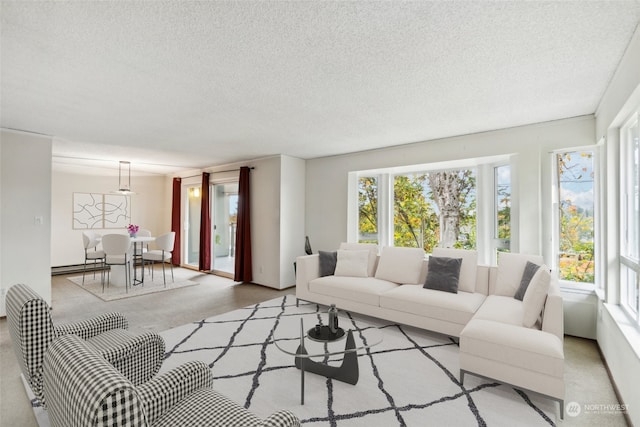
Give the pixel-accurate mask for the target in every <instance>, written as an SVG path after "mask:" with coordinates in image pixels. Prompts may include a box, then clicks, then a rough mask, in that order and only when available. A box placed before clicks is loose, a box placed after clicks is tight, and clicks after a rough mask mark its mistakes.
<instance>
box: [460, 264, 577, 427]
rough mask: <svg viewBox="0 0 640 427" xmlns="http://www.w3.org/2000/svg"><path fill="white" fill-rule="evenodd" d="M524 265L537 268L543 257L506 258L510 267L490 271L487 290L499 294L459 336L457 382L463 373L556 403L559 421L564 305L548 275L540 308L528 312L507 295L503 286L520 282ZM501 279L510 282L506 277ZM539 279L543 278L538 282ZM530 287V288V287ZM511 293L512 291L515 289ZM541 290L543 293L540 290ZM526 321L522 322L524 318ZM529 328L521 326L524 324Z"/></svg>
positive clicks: (562, 388) (527, 305)
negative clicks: (489, 281)
mask: <svg viewBox="0 0 640 427" xmlns="http://www.w3.org/2000/svg"><path fill="white" fill-rule="evenodd" d="M527 260H533V261H535V262H536V263H540V264H541V266H540V269H546V266H544V264H543V263H542V258H540V257H531V256H523V255H520V254H509V255H508V256H506V257H505V259H504V260H503V261H504V262H505V264H504V265H506V264H509V266H508V267H507V270H509V269H510V270H512V271H510V272H509V271H507V273H505V268H504V267H503V271H500V267H498V268H495V267H492V269H493V273H494V274H492V276H493V277H494V280H493V281H491V288H492V290H493V291H494V292H497V293H501V294H502V295H496V294H492V295H489V296H488V297H487V299H486V301H485V302H484V303H483V304H482V306H481V307H480V308H479V309H478V311H477V312H476V314H475V315H474V316H473V318H472V319H471V320H470V321H469V323H468V324H467V325H466V327H465V328H464V329H463V330H462V332H461V334H460V380H461V382H464V376H465V374H467V373H470V374H474V375H477V376H480V377H484V378H489V379H492V380H497V381H499V382H503V383H506V384H510V385H513V386H515V387H516V388H521V389H523V390H527V391H534V392H537V393H540V394H542V395H545V396H547V397H550V398H552V399H554V400H556V401H558V402H559V404H560V417H561V418H562V417H563V413H564V394H565V384H564V349H563V338H564V325H563V304H562V296H561V295H560V288H559V285H558V280H557V277H556V276H555V275H552V274H550V273H548V271H540V272H539V273H537V275H536V276H534V277H533V279H532V282H533V281H534V280H536V278H537V277H538V274H540V275H542V274H544V275H547V277H548V280H549V284H548V290H546V291H545V295H543V297H542V299H543V305H542V306H535V307H534V308H533V311H532V313H533V316H531V314H530V313H528V312H527V311H528V310H531V307H530V305H531V303H530V302H529V299H527V298H526V295H525V298H524V300H520V299H518V298H515V294H514V295H511V292H513V289H512V290H511V291H510V290H509V288H508V287H507V286H504V285H505V283H507V282H510V283H513V282H517V283H520V281H519V280H517V279H520V277H521V276H522V275H523V271H522V270H523V269H524V264H525V262H526V261H527ZM505 275H511V277H508V278H505ZM541 280H542V279H541ZM530 286H531V285H530ZM514 288H515V287H514ZM542 289H545V288H542ZM528 315H529V317H530V319H529V320H528V321H527V320H526V317H527V316H528ZM534 320H535V322H534V323H533V325H530V326H525V323H531V322H533V321H534Z"/></svg>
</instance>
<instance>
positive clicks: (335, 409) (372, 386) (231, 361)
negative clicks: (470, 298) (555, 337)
mask: <svg viewBox="0 0 640 427" xmlns="http://www.w3.org/2000/svg"><path fill="white" fill-rule="evenodd" d="M318 310H320V311H322V314H321V316H325V315H326V313H324V311H325V310H326V307H318V306H317V305H316V304H310V303H305V302H303V301H301V302H300V306H299V307H296V305H295V297H294V296H291V295H288V296H284V297H281V298H277V299H274V300H270V301H266V302H264V303H260V304H256V305H254V306H249V307H245V308H243V309H240V310H235V311H232V312H229V313H226V314H223V315H220V316H216V317H212V318H209V319H205V320H202V321H199V322H194V323H192V324H187V325H183V326H180V327H178V328H174V329H171V330H169V331H166V332H163V333H162V334H161V335H162V337H163V338H164V339H165V342H166V344H167V347H166V348H167V355H166V359H165V362H164V364H163V367H162V370H161V372H166V371H167V370H169V369H171V368H172V367H175V366H178V365H180V364H182V363H184V362H186V361H189V360H202V361H204V362H205V363H207V364H209V366H210V367H211V369H212V370H213V374H214V377H215V381H214V387H215V388H216V390H218V391H220V392H221V393H223V394H225V395H226V396H228V397H229V398H231V399H233V400H235V401H236V402H238V403H239V404H241V405H244V406H245V407H247V408H248V409H249V410H251V411H252V412H254V413H255V414H256V415H258V416H259V417H263V418H265V417H267V416H269V415H270V414H271V413H273V412H275V411H276V410H278V409H289V410H291V411H293V412H294V413H295V414H296V415H297V416H298V417H299V418H300V419H301V421H302V422H303V424H304V425H312V426H336V425H340V426H356V425H357V426H385V427H386V426H405V425H406V426H424V425H456V426H458V425H460V426H463V425H478V426H484V425H488V426H491V425H494V426H503V425H504V426H506V425H515V424H517V425H519V426H544V425H555V422H556V416H557V415H558V406H557V403H556V402H553V401H551V400H549V399H546V398H543V397H541V396H538V395H535V394H533V393H530V394H525V393H523V392H520V391H516V390H514V389H513V388H511V387H508V386H504V385H499V384H497V383H494V382H491V381H485V380H482V379H479V378H477V377H474V376H472V375H469V376H467V377H466V378H465V384H464V386H462V385H461V384H460V383H459V381H458V376H459V374H458V372H459V365H458V363H459V362H458V360H459V358H458V354H459V348H458V345H457V344H456V343H455V342H454V341H453V340H451V339H450V338H449V337H447V336H444V335H439V334H435V333H431V332H429V331H424V330H420V329H416V328H411V327H407V326H400V325H396V324H392V323H389V322H385V321H381V320H378V319H372V318H369V317H366V318H365V317H363V316H359V315H355V314H354V315H352V319H353V321H354V322H355V324H356V325H357V326H358V327H360V326H366V325H371V324H373V325H376V326H378V327H380V328H382V333H383V334H384V341H383V342H382V343H381V344H378V345H376V346H374V347H371V348H370V349H369V350H368V351H359V352H358V359H359V370H360V379H359V381H358V383H357V384H356V385H355V386H354V385H349V384H346V383H342V382H340V381H335V380H331V379H327V378H324V377H322V376H319V375H316V374H311V373H307V374H306V376H305V382H306V384H305V390H306V393H305V405H301V404H300V371H299V370H298V369H296V368H295V366H294V358H293V357H292V356H290V355H287V354H285V353H283V352H282V351H280V350H279V349H277V348H276V347H275V345H274V344H273V339H274V333H275V332H276V329H277V328H278V325H279V323H280V319H283V318H285V317H289V316H297V315H300V314H309V313H315V312H317V311H318ZM343 314H344V313H343ZM276 337H277V338H278V339H282V338H284V337H282V335H281V334H280V332H278V333H276ZM297 338H298V337H297V336H292V337H291V339H294V340H295V339H297ZM339 363H341V359H340V357H332V358H331V360H330V364H332V365H334V364H339Z"/></svg>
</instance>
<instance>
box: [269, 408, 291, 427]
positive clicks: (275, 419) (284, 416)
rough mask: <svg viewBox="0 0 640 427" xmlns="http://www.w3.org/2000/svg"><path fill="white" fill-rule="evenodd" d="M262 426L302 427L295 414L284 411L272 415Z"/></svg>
mask: <svg viewBox="0 0 640 427" xmlns="http://www.w3.org/2000/svg"><path fill="white" fill-rule="evenodd" d="M260 425H261V426H263V427H300V420H299V419H298V417H297V416H295V415H294V414H293V412H290V411H287V410H285V409H283V410H280V411H278V412H274V413H273V414H271V415H270V416H269V417H268V418H267V419H265V420H264V421H263V422H262V424H260Z"/></svg>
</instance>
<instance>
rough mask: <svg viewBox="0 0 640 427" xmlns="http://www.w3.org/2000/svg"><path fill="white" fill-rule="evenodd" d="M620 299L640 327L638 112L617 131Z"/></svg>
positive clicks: (639, 163) (639, 147)
mask: <svg viewBox="0 0 640 427" xmlns="http://www.w3.org/2000/svg"><path fill="white" fill-rule="evenodd" d="M620 175H621V176H620V190H621V191H620V193H621V194H620V199H621V205H622V208H621V209H620V217H621V218H620V225H621V226H620V231H621V236H620V237H621V238H620V299H621V302H622V307H623V308H624V310H625V311H626V312H627V313H628V314H630V315H631V316H632V317H633V318H634V319H635V321H636V323H640V127H639V124H638V112H637V111H636V112H635V114H633V115H632V116H631V118H630V119H629V120H628V121H627V123H626V124H625V125H624V126H623V127H622V128H621V130H620Z"/></svg>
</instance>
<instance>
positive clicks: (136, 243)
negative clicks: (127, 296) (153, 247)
mask: <svg viewBox="0 0 640 427" xmlns="http://www.w3.org/2000/svg"><path fill="white" fill-rule="evenodd" d="M154 240H156V238H155V237H153V236H135V237H131V244H133V280H132V281H131V284H132V285H133V286H138V285H142V284H144V261H142V252H143V251H142V248H143V245H144V244H145V243H146V244H148V243H150V242H153V241H154ZM138 254H139V255H138ZM137 259H140V261H142V263H141V264H142V272H141V273H140V279H138V273H137V271H138V269H137V268H136V260H137Z"/></svg>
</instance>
